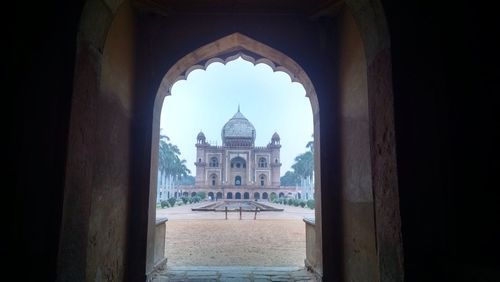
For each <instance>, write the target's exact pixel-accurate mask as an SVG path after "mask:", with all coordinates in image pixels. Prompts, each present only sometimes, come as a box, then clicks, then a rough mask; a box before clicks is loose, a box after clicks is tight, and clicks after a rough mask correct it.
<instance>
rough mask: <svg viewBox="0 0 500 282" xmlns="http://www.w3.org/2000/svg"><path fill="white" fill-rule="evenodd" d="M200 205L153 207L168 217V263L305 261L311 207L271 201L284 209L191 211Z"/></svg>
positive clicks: (279, 263) (287, 263) (300, 263)
mask: <svg viewBox="0 0 500 282" xmlns="http://www.w3.org/2000/svg"><path fill="white" fill-rule="evenodd" d="M195 206H200V204H194V205H187V206H181V207H175V208H169V209H157V217H158V218H159V217H167V218H168V219H169V220H168V221H167V223H166V230H167V232H166V244H165V245H166V246H165V249H166V256H167V258H168V263H167V264H168V265H171V266H190V265H193V266H229V265H233V266H234V265H241V266H304V259H305V253H306V250H305V223H304V222H303V221H302V219H303V218H304V217H309V218H311V217H312V218H313V217H314V211H313V210H310V209H304V208H300V207H289V206H283V205H273V206H276V207H280V208H284V209H285V211H283V212H262V213H259V214H257V220H254V219H253V216H254V214H253V213H243V219H242V220H239V214H238V213H230V214H229V216H228V220H225V219H224V213H215V212H192V211H191V208H192V207H195Z"/></svg>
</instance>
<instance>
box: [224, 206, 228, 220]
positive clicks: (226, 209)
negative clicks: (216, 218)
mask: <svg viewBox="0 0 500 282" xmlns="http://www.w3.org/2000/svg"><path fill="white" fill-rule="evenodd" d="M224 210H225V211H226V220H227V207H225V208H224Z"/></svg>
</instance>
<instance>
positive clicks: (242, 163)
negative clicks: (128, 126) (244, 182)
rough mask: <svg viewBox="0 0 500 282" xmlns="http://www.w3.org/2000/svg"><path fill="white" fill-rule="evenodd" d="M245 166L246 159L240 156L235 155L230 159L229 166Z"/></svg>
mask: <svg viewBox="0 0 500 282" xmlns="http://www.w3.org/2000/svg"><path fill="white" fill-rule="evenodd" d="M242 167H243V168H245V167H246V161H245V159H244V158H242V157H236V158H234V159H232V160H231V168H237V169H238V168H242Z"/></svg>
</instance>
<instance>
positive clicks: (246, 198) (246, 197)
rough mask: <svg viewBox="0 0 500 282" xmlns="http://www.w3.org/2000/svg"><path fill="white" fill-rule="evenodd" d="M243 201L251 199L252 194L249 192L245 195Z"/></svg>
mask: <svg viewBox="0 0 500 282" xmlns="http://www.w3.org/2000/svg"><path fill="white" fill-rule="evenodd" d="M243 199H245V200H248V199H250V193H248V192H245V193H243Z"/></svg>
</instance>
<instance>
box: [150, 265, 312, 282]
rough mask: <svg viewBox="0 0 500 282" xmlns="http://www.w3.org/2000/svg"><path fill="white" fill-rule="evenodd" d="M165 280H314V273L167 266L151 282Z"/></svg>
mask: <svg viewBox="0 0 500 282" xmlns="http://www.w3.org/2000/svg"><path fill="white" fill-rule="evenodd" d="M167 281H199V282H202V281H203V282H205V281H214V282H215V281H217V282H218V281H220V282H223V281H225V282H229V281H231V282H240V281H241V282H251V281H252V282H269V281H316V280H315V278H314V275H313V274H312V273H310V272H308V271H307V270H305V269H304V268H302V267H292V266H291V267H249V266H205V267H203V266H175V267H173V266H169V267H167V269H166V270H164V271H162V272H160V273H157V274H156V275H155V277H154V278H153V282H167Z"/></svg>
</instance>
